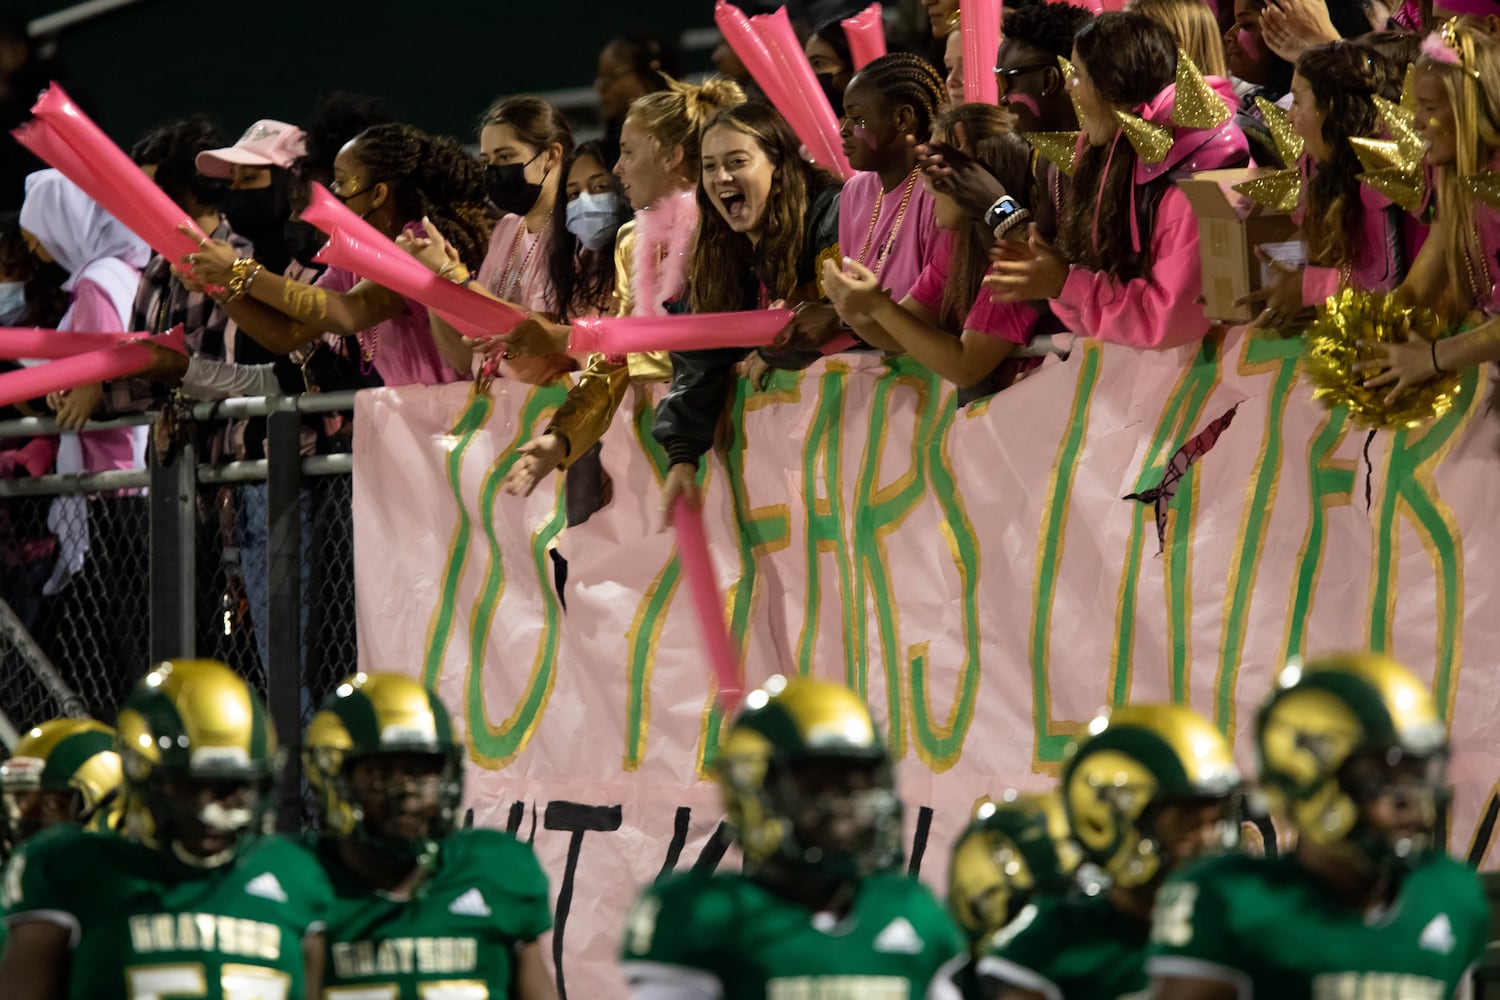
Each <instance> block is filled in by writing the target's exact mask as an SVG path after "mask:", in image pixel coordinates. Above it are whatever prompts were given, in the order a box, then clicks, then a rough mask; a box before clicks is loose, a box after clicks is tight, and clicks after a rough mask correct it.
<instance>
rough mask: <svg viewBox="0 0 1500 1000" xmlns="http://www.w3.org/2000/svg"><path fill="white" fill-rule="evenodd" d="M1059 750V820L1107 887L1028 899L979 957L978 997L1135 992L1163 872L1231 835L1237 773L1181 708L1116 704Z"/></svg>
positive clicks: (1058, 998) (1217, 741)
mask: <svg viewBox="0 0 1500 1000" xmlns="http://www.w3.org/2000/svg"><path fill="white" fill-rule="evenodd" d="M1067 754H1068V755H1067V757H1066V759H1065V760H1064V762H1063V769H1062V778H1061V782H1060V791H1061V794H1062V798H1063V805H1064V808H1065V809H1066V811H1067V815H1068V826H1069V828H1070V829H1071V830H1072V832H1073V839H1074V840H1076V841H1077V842H1078V845H1079V847H1080V848H1081V849H1082V851H1083V855H1084V858H1085V859H1086V860H1088V861H1090V862H1092V863H1093V864H1095V865H1097V866H1098V867H1099V868H1100V869H1102V870H1103V872H1104V874H1105V875H1106V876H1108V879H1109V883H1110V884H1109V888H1108V889H1107V890H1105V891H1103V892H1099V893H1096V894H1092V895H1090V894H1086V893H1081V892H1080V893H1070V894H1065V895H1062V896H1054V897H1049V898H1043V899H1040V900H1038V901H1036V902H1034V903H1031V904H1029V905H1028V906H1026V908H1025V909H1023V910H1022V911H1021V913H1020V914H1019V915H1017V917H1016V918H1015V920H1013V921H1011V923H1010V924H1009V925H1008V926H1007V927H1006V928H1005V929H1004V930H1003V931H1001V932H1000V933H999V934H997V935H996V936H995V938H994V939H993V940H992V942H991V947H990V949H989V951H988V952H987V953H986V954H985V955H984V956H983V957H981V958H980V960H979V963H978V967H977V970H978V978H979V995H980V996H981V997H985V998H989V1000H996V998H1005V1000H1075V998H1076V1000H1116V998H1118V997H1126V996H1131V995H1134V994H1139V993H1141V992H1142V991H1144V990H1145V988H1146V971H1145V961H1146V948H1147V944H1148V938H1149V934H1150V927H1151V923H1150V921H1151V907H1152V903H1153V901H1154V899H1155V897H1156V894H1157V890H1158V889H1159V888H1160V886H1161V884H1162V882H1163V880H1164V879H1165V878H1166V876H1167V873H1168V872H1170V871H1172V870H1173V869H1174V868H1177V867H1179V866H1181V865H1183V864H1184V863H1186V862H1188V861H1191V860H1193V859H1195V858H1197V857H1199V856H1201V855H1203V854H1206V853H1211V852H1217V851H1221V850H1223V849H1224V848H1225V847H1226V846H1228V845H1232V844H1233V843H1234V842H1235V841H1236V838H1237V836H1238V830H1239V823H1238V820H1237V794H1238V792H1239V790H1240V774H1239V771H1238V770H1237V769H1236V768H1235V766H1234V759H1233V757H1232V755H1231V753H1230V750H1229V745H1228V744H1227V743H1226V742H1225V741H1224V737H1223V736H1221V735H1220V734H1219V731H1218V730H1217V729H1215V728H1214V727H1213V726H1212V725H1210V724H1209V722H1208V721H1207V720H1205V719H1203V718H1202V717H1201V716H1199V715H1198V714H1197V713H1195V712H1193V711H1192V710H1191V709H1188V708H1185V707H1183V706H1180V705H1160V706H1137V707H1126V708H1120V709H1116V710H1115V711H1114V712H1113V713H1111V714H1110V715H1108V716H1102V717H1100V718H1098V719H1095V720H1094V721H1093V722H1092V723H1090V724H1089V727H1088V731H1087V733H1086V734H1084V735H1082V736H1081V737H1080V738H1079V739H1078V740H1077V741H1075V742H1074V743H1073V744H1072V745H1071V746H1070V747H1069V750H1068V752H1067Z"/></svg>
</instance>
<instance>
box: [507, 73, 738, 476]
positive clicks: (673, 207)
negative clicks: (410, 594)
mask: <svg viewBox="0 0 1500 1000" xmlns="http://www.w3.org/2000/svg"><path fill="white" fill-rule="evenodd" d="M744 99H745V92H744V91H743V90H742V89H740V86H739V84H737V83H734V82H732V81H730V80H723V79H717V78H715V79H709V80H705V81H704V82H703V83H702V84H692V83H683V82H680V81H676V80H674V81H671V83H670V85H669V86H668V88H667V89H666V90H660V91H657V92H655V93H651V94H647V95H645V96H644V97H639V98H636V100H635V101H634V102H633V103H632V104H631V105H630V112H629V113H628V114H627V115H626V116H625V121H624V123H623V125H622V126H621V129H620V159H619V161H618V162H617V163H616V164H615V174H616V175H617V176H618V177H619V178H620V180H621V182H622V187H623V190H624V192H625V196H626V197H627V198H629V199H630V205H631V207H632V208H633V209H635V217H634V218H633V219H632V220H631V221H630V222H627V223H625V225H624V226H622V227H620V232H619V236H618V237H617V240H616V245H615V256H614V262H615V275H616V278H615V304H614V309H613V312H614V314H615V315H617V316H656V315H663V314H665V312H666V307H667V303H669V302H674V301H676V300H677V299H678V298H680V297H681V296H682V292H683V284H684V280H685V277H686V274H687V264H688V254H689V250H690V249H691V245H692V237H693V230H694V228H695V227H696V225H697V221H698V204H697V200H696V191H697V184H698V138H699V132H700V130H701V129H702V127H703V124H704V123H705V122H706V121H707V120H708V119H710V118H712V117H713V116H714V115H715V114H717V113H718V112H719V111H722V110H723V109H725V108H729V107H734V106H735V105H737V104H741V103H743V102H744ZM671 374H672V366H671V362H670V361H669V360H668V359H667V357H666V355H665V354H664V353H657V354H630V355H626V356H625V357H611V356H607V355H603V354H599V355H595V356H594V357H593V358H591V359H590V360H589V364H588V367H587V368H586V369H585V370H584V372H583V373H582V374H581V375H580V376H579V378H578V382H577V383H576V384H575V385H574V386H573V388H572V389H571V390H569V392H568V398H567V400H565V401H564V402H563V405H562V406H561V407H560V408H559V409H558V411H557V413H556V414H555V415H554V416H553V418H552V422H551V424H550V425H549V426H548V427H547V430H546V431H545V432H544V433H542V434H541V435H539V436H537V437H536V438H533V439H532V440H530V441H528V442H526V443H525V444H523V445H522V446H521V448H520V453H521V458H520V459H519V460H518V461H517V462H516V464H515V465H513V466H512V467H511V471H510V472H509V473H508V474H507V475H506V477H505V482H504V484H503V487H504V489H505V490H506V491H507V492H509V493H512V494H518V495H522V496H526V495H530V493H531V491H532V490H534V489H535V488H536V486H537V483H539V482H540V481H541V480H542V479H544V478H545V477H546V476H547V474H548V473H550V472H551V471H552V470H553V469H556V468H558V467H559V466H561V467H563V468H567V467H569V466H570V465H572V463H573V462H574V461H575V460H576V459H577V458H578V457H579V456H581V455H583V454H585V453H586V452H587V451H588V450H589V449H590V448H592V447H593V446H594V445H595V443H597V442H598V440H599V438H600V437H602V436H603V435H604V432H605V430H607V429H608V427H609V424H610V421H611V420H613V419H614V415H615V411H616V410H618V409H619V407H620V403H621V402H622V401H623V400H624V398H625V389H626V387H627V386H628V385H629V384H630V383H631V382H647V381H664V380H665V379H668V378H670V377H671Z"/></svg>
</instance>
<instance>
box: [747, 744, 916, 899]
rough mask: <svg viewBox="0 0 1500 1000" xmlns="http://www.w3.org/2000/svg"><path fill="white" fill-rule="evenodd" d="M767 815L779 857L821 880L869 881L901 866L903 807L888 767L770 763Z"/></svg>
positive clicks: (885, 763)
mask: <svg viewBox="0 0 1500 1000" xmlns="http://www.w3.org/2000/svg"><path fill="white" fill-rule="evenodd" d="M764 789H765V791H764V800H765V811H766V815H767V816H771V817H776V818H777V819H778V820H779V823H778V825H779V826H780V828H781V831H782V838H781V844H780V849H779V850H778V851H777V856H778V857H780V858H782V859H783V860H785V861H788V862H790V863H792V864H794V865H797V866H799V867H805V868H809V869H812V870H814V871H816V872H817V873H819V874H820V875H825V876H829V877H836V878H850V877H858V876H862V875H868V874H871V873H872V872H876V871H880V870H883V869H886V868H889V867H890V866H892V865H894V864H896V863H898V862H899V861H900V858H901V853H902V852H901V800H900V799H899V798H898V797H897V795H896V790H895V781H894V777H893V775H892V772H891V765H890V762H889V760H888V759H886V758H885V757H884V755H881V756H879V757H848V756H831V755H830V756H824V755H810V756H804V757H799V758H794V759H791V760H786V761H780V762H774V763H772V764H771V765H770V766H769V768H768V770H767V773H766V776H765V784H764Z"/></svg>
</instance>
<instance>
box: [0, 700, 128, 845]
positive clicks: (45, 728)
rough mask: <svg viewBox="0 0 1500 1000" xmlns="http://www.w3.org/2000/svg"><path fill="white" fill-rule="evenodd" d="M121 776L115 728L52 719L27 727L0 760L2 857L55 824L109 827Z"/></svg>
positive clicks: (77, 720)
mask: <svg viewBox="0 0 1500 1000" xmlns="http://www.w3.org/2000/svg"><path fill="white" fill-rule="evenodd" d="M120 780H121V775H120V755H119V754H117V753H116V752H115V731H114V730H113V729H111V728H109V727H108V726H106V725H105V724H104V723H102V722H95V721H94V720H93V719H52V720H50V721H48V722H43V723H42V724H41V725H39V726H36V727H34V728H32V729H30V730H28V731H27V733H26V735H24V736H22V737H21V739H20V740H18V741H17V742H16V745H15V748H14V749H13V750H12V751H11V756H10V758H9V759H8V760H6V761H5V763H3V764H0V797H3V798H4V809H3V810H0V857H5V856H9V854H10V853H11V852H12V851H14V850H15V848H16V847H17V846H19V845H20V844H21V842H22V841H24V840H26V838H28V837H30V836H31V835H32V834H34V833H36V832H37V831H38V830H41V829H42V828H44V827H46V826H49V825H51V824H52V823H55V822H73V823H84V824H90V823H95V824H98V825H99V826H107V825H108V817H109V816H110V815H111V814H112V811H111V807H112V806H114V805H115V798H116V796H117V794H118V792H119V787H120ZM44 796H50V797H53V799H54V805H52V806H48V804H47V803H45V802H44V801H43V797H44ZM49 814H51V815H50V816H49Z"/></svg>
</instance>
